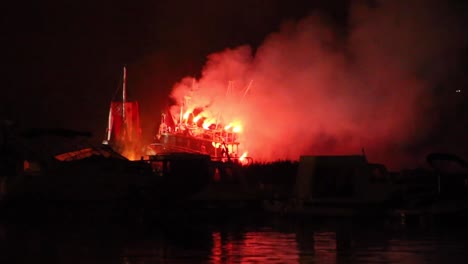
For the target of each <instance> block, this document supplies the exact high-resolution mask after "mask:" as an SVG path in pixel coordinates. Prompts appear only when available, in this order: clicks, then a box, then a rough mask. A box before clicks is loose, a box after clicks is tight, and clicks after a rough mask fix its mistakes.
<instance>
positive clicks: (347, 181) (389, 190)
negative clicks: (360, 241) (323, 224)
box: [263, 155, 399, 217]
mask: <svg viewBox="0 0 468 264" xmlns="http://www.w3.org/2000/svg"><path fill="white" fill-rule="evenodd" d="M398 189H399V186H398V185H396V184H394V183H393V182H392V180H391V178H390V174H389V172H388V171H387V169H386V167H385V166H384V165H382V164H372V163H369V162H368V161H367V158H366V157H365V155H343V156H301V157H300V159H299V167H298V171H297V176H296V181H295V184H294V186H293V190H292V193H291V195H290V196H288V197H271V198H270V199H268V200H265V201H264V204H263V206H264V207H263V208H264V210H265V211H266V212H270V213H276V214H281V215H299V216H313V217H354V216H383V215H384V214H385V213H386V208H387V204H389V203H390V201H392V199H393V195H394V194H395V193H397V192H398Z"/></svg>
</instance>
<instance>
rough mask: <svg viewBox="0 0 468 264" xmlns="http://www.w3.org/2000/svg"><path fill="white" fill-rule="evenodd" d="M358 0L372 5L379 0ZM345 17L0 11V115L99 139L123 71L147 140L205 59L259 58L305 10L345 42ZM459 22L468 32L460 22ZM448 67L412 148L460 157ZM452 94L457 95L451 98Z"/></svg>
mask: <svg viewBox="0 0 468 264" xmlns="http://www.w3.org/2000/svg"><path fill="white" fill-rule="evenodd" d="M355 2H366V4H368V5H370V6H373V5H376V6H378V2H379V1H355ZM349 10H350V3H349V1H345V0H339V1H326V0H322V1H321V0H317V1H312V0H311V1H279V0H237V1H230V0H226V1H220V0H199V1H191V0H187V1H181V0H159V1H157V0H154V1H149V0H144V1H120V0H117V1H86V0H85V1H59V0H57V1H51V0H44V1H30V2H28V1H26V2H21V1H15V2H12V3H7V4H2V16H1V21H0V23H1V27H2V44H1V46H2V54H3V55H2V68H3V70H2V73H3V74H2V76H3V82H2V96H1V97H2V104H1V107H0V118H1V119H9V120H13V121H16V122H18V123H19V124H21V125H22V126H26V127H34V126H36V127H37V126H39V127H63V128H71V129H77V130H86V131H90V132H92V133H93V134H94V135H95V139H96V141H100V140H101V139H102V138H103V137H104V133H105V127H106V122H107V115H108V108H109V103H110V101H111V100H112V97H113V96H114V93H115V91H116V89H117V88H118V87H119V86H120V85H121V79H122V67H123V66H124V65H126V66H127V68H128V90H129V97H130V98H131V99H135V100H138V101H139V102H140V107H141V115H142V121H143V122H144V123H143V124H142V128H143V130H144V135H146V136H148V135H149V134H151V133H152V130H153V129H154V128H155V127H154V126H155V124H157V123H158V122H159V120H160V113H161V110H162V109H163V108H164V107H165V106H166V104H167V103H168V97H169V93H170V91H171V88H172V87H173V85H174V84H175V83H176V82H177V81H179V80H180V79H181V78H183V77H184V76H187V75H192V76H198V75H199V74H200V72H201V69H202V68H203V65H204V64H205V62H206V58H207V56H208V55H209V54H211V53H214V52H218V51H221V50H223V49H226V48H235V47H237V46H239V45H244V44H247V45H250V46H251V47H252V48H253V50H254V51H255V49H256V48H257V47H258V46H259V45H260V44H261V43H262V42H263V41H264V39H265V38H266V37H267V36H268V35H269V34H270V33H272V32H275V31H278V29H279V27H280V25H281V24H282V23H283V22H284V21H286V20H297V19H301V18H303V17H305V16H307V15H308V14H310V13H311V12H315V13H320V14H321V15H322V16H323V17H326V19H327V21H329V23H330V24H331V25H333V27H335V28H336V31H337V32H339V33H338V34H342V35H343V36H344V37H345V36H346V34H347V30H348V29H349V27H350V25H348V22H347V21H348V15H349ZM453 10H455V11H456V12H462V10H466V4H463V1H459V3H455V1H454V6H453ZM434 19H437V18H434ZM460 23H462V24H463V23H464V24H463V25H467V23H466V21H460ZM463 39H465V38H463ZM463 45H464V46H465V52H464V54H463V52H462V53H460V55H459V56H462V57H463V56H464V57H468V46H467V45H466V44H463ZM434 63H440V61H437V62H434ZM451 65H456V66H453V68H451V73H450V74H448V75H445V76H446V79H449V81H445V82H443V83H441V84H439V83H434V84H433V87H434V92H435V93H438V94H439V97H440V98H443V101H438V102H436V103H435V104H434V107H435V108H437V109H439V110H437V111H436V112H437V113H438V116H435V117H434V118H436V119H437V120H439V121H438V122H436V123H434V126H433V127H432V128H431V131H429V132H428V133H426V135H425V137H424V138H422V139H420V140H418V142H415V144H414V148H421V145H425V144H426V145H428V144H431V143H430V142H433V141H435V140H436V141H437V142H438V145H439V146H448V147H446V148H444V147H442V148H441V150H449V151H450V150H452V148H451V146H458V148H456V149H453V150H455V151H459V153H461V152H463V151H465V153H466V149H468V143H467V142H468V139H467V137H468V136H467V134H468V133H467V131H468V130H467V127H468V122H467V118H466V114H467V113H468V111H467V106H466V103H465V101H466V93H467V92H468V91H467V90H466V84H468V81H467V78H466V70H467V68H468V67H467V65H468V59H466V58H462V59H461V60H460V62H457V63H455V64H451ZM458 89H460V90H461V93H456V92H455V91H456V90H458ZM444 100H445V101H444ZM446 100H453V101H449V102H447V101H446ZM442 105H443V106H442ZM447 106H450V107H447ZM149 120H154V123H151V122H149ZM460 146H464V147H460ZM465 153H461V154H465Z"/></svg>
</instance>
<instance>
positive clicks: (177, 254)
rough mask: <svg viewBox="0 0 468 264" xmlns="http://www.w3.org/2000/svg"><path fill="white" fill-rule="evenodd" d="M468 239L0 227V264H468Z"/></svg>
mask: <svg viewBox="0 0 468 264" xmlns="http://www.w3.org/2000/svg"><path fill="white" fill-rule="evenodd" d="M467 234H468V232H467V231H466V230H460V229H443V230H442V229H440V230H437V229H433V230H409V229H390V228H377V227H366V228H362V227H359V226H358V227H356V226H350V225H347V224H346V223H339V224H336V225H326V226H325V225H315V224H308V223H306V224H304V223H302V224H298V223H291V222H288V221H285V222H275V223H273V222H271V221H267V222H261V223H257V224H239V223H229V224H222V225H216V224H207V223H190V222H189V221H187V223H185V224H179V223H178V224H175V223H166V224H163V225H162V224H161V223H153V224H150V225H148V226H138V227H135V226H132V227H129V226H112V225H110V224H109V225H106V226H104V225H102V224H100V225H94V226H93V225H83V226H77V225H60V224H51V225H41V226H31V225H21V224H11V223H10V224H0V263H70V264H74V263H87V264H89V263H125V264H146V263H212V264H220V263H242V264H244V263H330V264H335V263H415V264H419V263H466V261H467V260H468V236H467Z"/></svg>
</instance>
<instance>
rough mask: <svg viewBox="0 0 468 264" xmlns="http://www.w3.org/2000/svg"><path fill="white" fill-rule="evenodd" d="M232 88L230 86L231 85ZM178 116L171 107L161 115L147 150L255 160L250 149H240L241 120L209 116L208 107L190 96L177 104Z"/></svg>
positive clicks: (244, 161)
mask: <svg viewBox="0 0 468 264" xmlns="http://www.w3.org/2000/svg"><path fill="white" fill-rule="evenodd" d="M228 89H231V88H228ZM177 107H178V108H179V111H178V112H179V113H178V114H177V115H178V118H175V117H174V116H173V114H172V113H171V111H170V109H166V111H165V113H163V114H162V115H161V122H160V125H159V129H158V132H157V134H156V136H155V137H154V142H153V143H152V144H150V145H148V146H147V148H146V153H147V154H149V155H155V154H157V153H164V152H173V151H175V152H187V153H199V154H205V155H209V156H210V157H211V160H212V161H214V162H235V163H241V164H243V165H249V164H252V163H253V159H252V157H249V156H248V155H247V152H241V149H240V147H239V146H240V144H241V142H240V137H239V133H240V132H241V126H240V124H238V123H236V122H231V123H227V124H226V123H223V122H222V121H221V120H222V116H221V114H218V115H217V117H212V116H210V117H207V116H208V115H206V112H207V111H205V110H206V109H205V107H202V106H198V105H194V104H192V103H191V96H185V97H184V102H183V103H182V104H181V105H178V106H177Z"/></svg>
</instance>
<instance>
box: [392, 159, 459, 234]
mask: <svg viewBox="0 0 468 264" xmlns="http://www.w3.org/2000/svg"><path fill="white" fill-rule="evenodd" d="M426 160H427V163H428V164H429V165H430V167H431V168H432V170H431V171H428V172H426V173H425V174H424V175H423V177H420V180H419V181H418V183H417V184H418V185H419V186H422V188H421V187H419V188H418V189H416V190H415V189H414V188H412V189H409V190H408V191H407V192H405V193H404V194H403V195H402V199H401V201H400V203H399V206H398V207H396V208H395V209H394V210H392V212H391V217H392V219H393V220H396V221H397V222H399V223H400V224H403V225H413V224H414V225H420V224H422V225H424V224H445V223H450V224H454V223H466V220H468V163H467V162H466V161H465V160H464V159H462V158H461V157H459V156H457V155H454V154H448V153H431V154H429V155H428V156H427V157H426ZM406 185H407V186H414V185H415V183H407V184H406Z"/></svg>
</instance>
